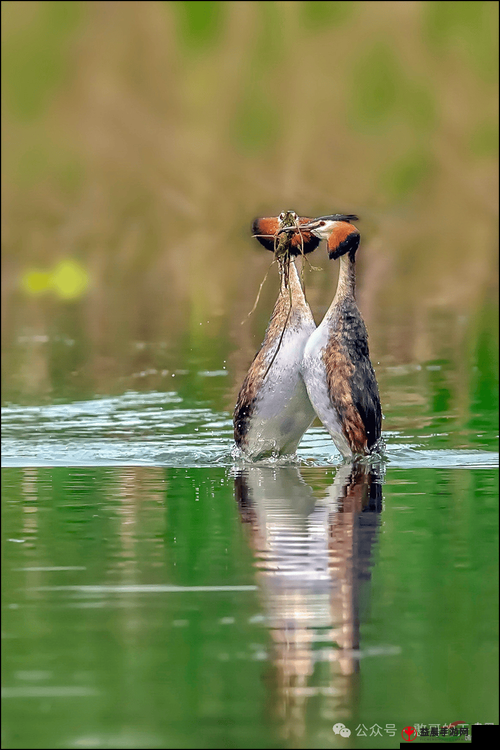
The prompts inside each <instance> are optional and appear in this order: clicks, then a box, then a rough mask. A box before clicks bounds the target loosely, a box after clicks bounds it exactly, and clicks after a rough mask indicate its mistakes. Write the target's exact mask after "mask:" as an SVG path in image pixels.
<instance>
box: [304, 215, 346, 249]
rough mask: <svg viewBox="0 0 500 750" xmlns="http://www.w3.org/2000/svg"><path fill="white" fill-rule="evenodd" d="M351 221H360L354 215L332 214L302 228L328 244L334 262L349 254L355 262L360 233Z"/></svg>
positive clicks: (319, 217) (313, 220)
mask: <svg viewBox="0 0 500 750" xmlns="http://www.w3.org/2000/svg"><path fill="white" fill-rule="evenodd" d="M351 221H358V217H357V216H355V215H354V214H330V215H329V216H318V217H317V218H316V219H312V220H311V221H310V222H308V223H307V224H304V225H303V226H301V229H302V230H303V231H307V232H310V233H311V234H313V235H314V236H315V237H318V238H319V239H321V240H327V242H328V255H329V257H330V258H331V259H332V260H336V259H337V258H340V256H341V255H344V254H345V253H347V252H348V253H349V257H350V258H351V260H354V256H355V253H356V250H357V249H358V245H359V232H358V230H357V229H356V227H355V226H354V225H353V224H351Z"/></svg>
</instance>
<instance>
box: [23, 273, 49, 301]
mask: <svg viewBox="0 0 500 750" xmlns="http://www.w3.org/2000/svg"><path fill="white" fill-rule="evenodd" d="M50 276H51V275H50V273H48V272H47V271H39V270H37V269H36V268H31V269H28V270H27V271H24V273H23V274H22V276H21V286H22V288H23V289H24V291H25V292H27V293H28V294H32V295H35V294H43V292H46V291H47V290H48V289H49V288H50V283H51V278H50Z"/></svg>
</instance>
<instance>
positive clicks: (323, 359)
mask: <svg viewBox="0 0 500 750" xmlns="http://www.w3.org/2000/svg"><path fill="white" fill-rule="evenodd" d="M356 220H357V217H356V216H352V215H344V214H332V215H330V216H320V217H318V218H316V219H308V218H305V217H299V216H297V214H295V212H293V211H286V212H283V213H281V214H280V216H279V217H270V218H260V219H255V221H254V222H253V225H252V230H253V235H254V236H256V237H257V239H258V240H259V242H261V244H262V245H264V247H266V248H267V249H268V250H271V251H274V252H275V256H276V257H277V259H278V262H279V264H280V291H279V294H278V298H277V300H276V303H275V306H274V310H273V313H272V315H271V319H270V321H269V325H268V327H267V330H266V333H265V336H264V341H263V342H262V346H261V348H260V349H259V351H258V352H257V354H256V355H255V358H254V360H253V362H252V364H251V365H250V369H249V371H248V374H247V376H246V378H245V380H244V382H243V385H242V387H241V390H240V393H239V395H238V399H237V402H236V406H235V409H234V415H233V422H234V438H235V441H236V444H237V445H238V447H239V448H240V449H241V450H242V452H243V453H244V455H245V456H247V457H248V458H250V459H252V460H257V459H260V458H265V457H268V456H279V455H286V454H291V453H294V452H295V450H296V448H297V446H298V444H299V442H300V440H301V438H302V436H303V434H304V433H305V431H306V430H307V429H308V428H309V427H310V425H311V424H312V422H313V420H314V417H315V416H316V415H317V416H318V417H319V419H320V420H321V421H322V423H323V425H324V426H325V427H326V429H327V430H328V432H329V433H330V435H331V437H332V439H333V442H334V443H335V445H336V447H337V448H338V450H339V451H340V452H341V453H342V455H343V457H344V458H348V459H352V458H354V457H356V456H359V455H367V454H369V453H371V452H372V450H373V449H374V448H375V447H376V445H377V442H378V440H379V438H380V433H381V421H382V411H381V406H380V397H379V392H378V386H377V380H376V377H375V372H374V370H373V367H372V364H371V361H370V355H369V350H368V335H367V331H366V327H365V324H364V321H363V318H362V317H361V313H360V312H359V310H358V307H357V305H356V299H355V288H356V273H355V256H356V250H357V249H358V245H359V240H360V235H359V232H358V230H357V229H356V227H355V226H354V225H353V224H352V223H351V222H352V221H356ZM283 235H284V237H285V238H286V243H285V246H286V250H285V252H284V254H283V255H282V256H280V255H279V254H278V252H277V251H276V250H277V243H279V240H280V238H283ZM322 239H325V240H326V241H327V247H328V254H329V257H330V259H333V260H335V259H337V258H339V259H340V274H339V279H338V284H337V291H336V294H335V296H334V298H333V301H332V303H331V305H330V307H329V309H328V311H327V312H326V314H325V316H324V318H323V320H322V322H321V323H320V325H319V326H318V327H316V324H315V322H314V318H313V315H312V312H311V309H310V307H309V305H308V303H307V300H306V298H305V295H304V291H303V288H302V284H301V281H300V277H299V274H298V271H297V268H296V265H295V257H296V256H298V255H305V254H306V253H310V252H312V251H313V250H315V249H316V248H317V247H318V245H319V243H320V241H321V240H322Z"/></svg>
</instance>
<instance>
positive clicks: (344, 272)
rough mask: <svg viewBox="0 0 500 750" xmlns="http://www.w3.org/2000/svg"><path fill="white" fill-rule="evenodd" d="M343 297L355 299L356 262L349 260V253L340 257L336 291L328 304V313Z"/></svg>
mask: <svg viewBox="0 0 500 750" xmlns="http://www.w3.org/2000/svg"><path fill="white" fill-rule="evenodd" d="M344 299H352V300H354V299H356V263H355V261H354V260H351V258H350V257H349V253H346V254H345V255H342V256H341V258H340V273H339V280H338V283H337V292H336V294H335V297H334V298H333V302H332V304H331V305H330V309H329V310H328V314H329V313H331V312H333V309H334V308H335V307H337V305H338V304H339V303H340V302H341V301H342V300H344Z"/></svg>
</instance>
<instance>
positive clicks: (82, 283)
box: [52, 260, 89, 299]
mask: <svg viewBox="0 0 500 750" xmlns="http://www.w3.org/2000/svg"><path fill="white" fill-rule="evenodd" d="M88 285H89V275H88V273H87V271H86V270H85V268H83V266H82V265H80V263H78V262H77V261H76V260H62V261H60V262H59V263H58V264H57V265H56V267H55V269H54V271H53V273H52V288H53V289H54V291H55V292H56V293H57V294H58V295H59V296H60V297H62V298H63V299H77V298H78V297H81V296H82V295H83V294H85V292H86V291H87V288H88Z"/></svg>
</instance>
